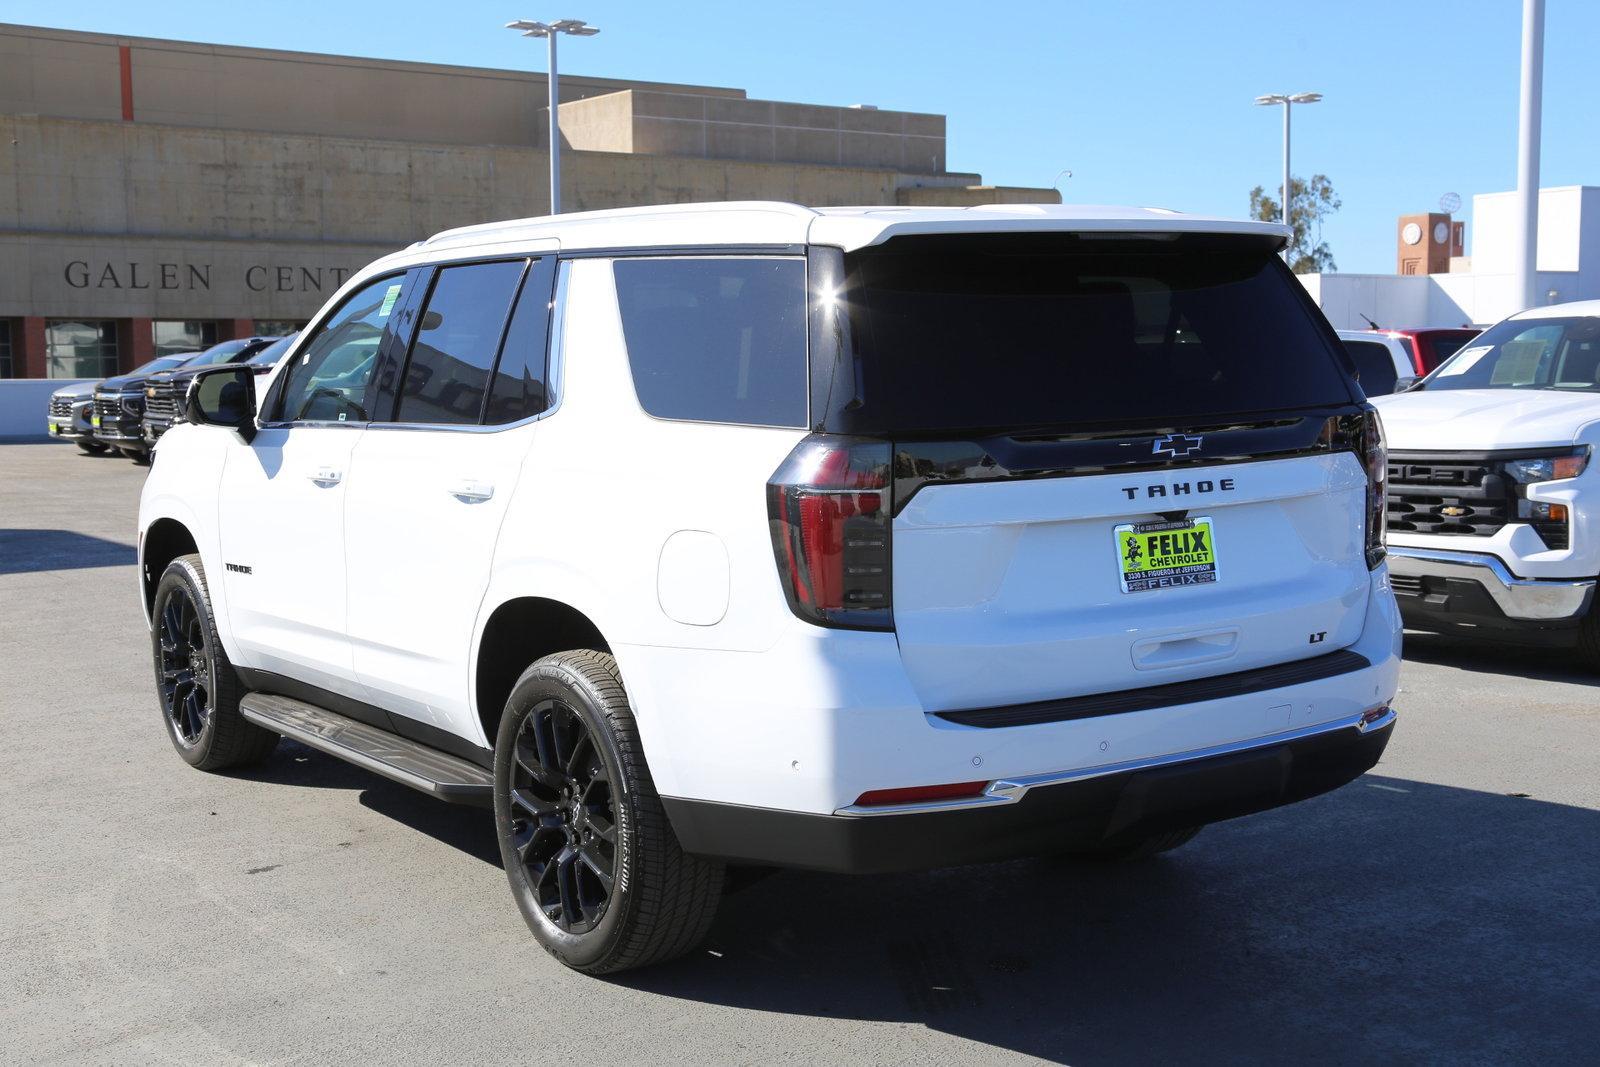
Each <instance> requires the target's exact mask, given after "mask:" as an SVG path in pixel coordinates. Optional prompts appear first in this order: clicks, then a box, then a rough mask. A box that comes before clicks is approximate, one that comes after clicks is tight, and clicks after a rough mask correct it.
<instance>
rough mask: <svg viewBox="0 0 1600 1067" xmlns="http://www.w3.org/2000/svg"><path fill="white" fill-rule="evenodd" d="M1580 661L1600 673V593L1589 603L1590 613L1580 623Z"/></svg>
mask: <svg viewBox="0 0 1600 1067" xmlns="http://www.w3.org/2000/svg"><path fill="white" fill-rule="evenodd" d="M1578 661H1579V662H1580V663H1582V664H1583V665H1584V666H1585V667H1587V668H1589V669H1590V670H1591V671H1595V672H1596V673H1600V595H1597V596H1596V598H1595V601H1594V603H1593V604H1590V605H1589V614H1587V615H1585V616H1584V617H1583V621H1582V622H1580V623H1579V624H1578Z"/></svg>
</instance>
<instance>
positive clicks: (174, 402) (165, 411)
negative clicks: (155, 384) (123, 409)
mask: <svg viewBox="0 0 1600 1067" xmlns="http://www.w3.org/2000/svg"><path fill="white" fill-rule="evenodd" d="M144 413H145V414H146V415H153V416H155V417H156V418H158V419H166V420H167V421H169V422H176V421H178V394H177V393H175V392H173V391H171V390H169V389H158V390H156V392H155V395H153V396H147V397H146V398H145V402H144Z"/></svg>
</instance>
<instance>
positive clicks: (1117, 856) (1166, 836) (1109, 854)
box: [1073, 826, 1201, 863]
mask: <svg viewBox="0 0 1600 1067" xmlns="http://www.w3.org/2000/svg"><path fill="white" fill-rule="evenodd" d="M1200 830H1201V828H1200V827H1198V826H1188V827H1184V828H1183V829H1181V830H1165V831H1163V832H1161V833H1158V834H1151V835H1149V836H1148V837H1142V838H1138V839H1136V840H1133V841H1128V842H1122V843H1119V844H1116V845H1107V846H1103V847H1100V848H1092V849H1084V850H1081V851H1079V850H1075V851H1074V852H1073V855H1074V856H1080V857H1082V858H1084V859H1092V860H1100V861H1103V862H1106V863H1138V862H1140V861H1141V860H1147V859H1150V858H1151V857H1152V856H1159V855H1160V854H1161V853H1163V852H1171V851H1172V850H1173V849H1175V848H1181V847H1182V846H1184V845H1187V844H1188V843H1189V842H1190V841H1193V840H1194V839H1195V837H1196V835H1198V834H1199V833H1200Z"/></svg>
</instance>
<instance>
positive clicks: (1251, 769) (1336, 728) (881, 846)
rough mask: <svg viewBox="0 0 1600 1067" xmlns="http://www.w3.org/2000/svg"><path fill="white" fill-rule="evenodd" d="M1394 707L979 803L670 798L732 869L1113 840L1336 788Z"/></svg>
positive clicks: (1034, 780)
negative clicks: (831, 810) (835, 805)
mask: <svg viewBox="0 0 1600 1067" xmlns="http://www.w3.org/2000/svg"><path fill="white" fill-rule="evenodd" d="M1394 722H1395V714H1394V712H1393V711H1392V710H1388V709H1385V710H1384V711H1383V712H1382V713H1381V715H1379V716H1378V717H1377V718H1374V719H1372V720H1370V721H1363V719H1362V717H1360V716H1356V717H1354V718H1351V719H1346V720H1341V721H1338V722H1333V723H1321V724H1318V725H1316V726H1312V727H1307V728H1304V729H1300V730H1294V731H1288V732H1285V733H1282V734H1277V735H1273V736H1269V737H1262V738H1256V739H1253V740H1251V741H1248V742H1238V743H1234V744H1230V745H1222V746H1216V747H1214V748H1209V749H1201V750H1196V751H1191V752H1183V753H1174V754H1171V755H1167V756H1162V757H1157V758H1152V759H1148V760H1138V761H1133V762H1130V763H1123V764H1110V765H1106V766H1101V767H1091V768H1084V769H1079V770H1074V771H1062V772H1057V773H1054V774H1041V775H1033V776H1029V777H1027V778H1020V779H1003V780H1000V781H997V782H994V783H993V784H991V785H990V786H989V788H988V789H987V790H986V791H985V792H984V793H983V795H982V796H980V797H975V798H969V799H964V800H960V801H952V802H934V803H930V804H927V805H922V806H920V807H919V808H915V809H913V808H901V809H887V810H883V811H881V812H869V811H867V810H865V809H844V810H842V811H840V812H837V813H835V814H832V815H817V814H808V813H804V812H796V811H781V810H775V809H770V808H755V807H746V806H742V805H737V804H722V803H716V802H712V801H700V800H684V799H677V798H670V797H664V798H663V803H664V804H665V805H666V809H667V813H668V816H669V817H670V818H671V820H672V825H673V829H674V831H676V833H677V835H678V839H679V841H680V842H681V843H682V845H683V847H684V849H685V850H686V851H689V852H693V853H697V854H700V855H704V856H710V857H716V858H719V859H723V860H726V861H729V862H734V863H751V864H765V865H776V866H780V867H803V868H810V869H814V870H824V871H838V872H843V873H852V874H878V873H885V872H891V871H907V870H921V869H928V868H934V867H949V866H957V865H960V864H967V863H984V862H992V861H995V860H1004V859H1014V858H1017V857H1021V856H1035V855H1043V854H1048V853H1053V852H1070V851H1072V850H1073V849H1087V848H1095V847H1106V846H1110V847H1115V846H1117V845H1120V844H1125V843H1132V842H1135V841H1138V840H1139V839H1141V838H1143V837H1145V836H1148V835H1150V834H1153V833H1160V832H1162V831H1165V830H1173V829H1180V828H1185V827H1191V826H1200V825H1204V824H1206V823H1212V822H1218V821H1220V820H1223V819H1232V818H1237V817H1238V816H1241V815H1249V814H1252V813H1254V812H1259V811H1265V810H1267V809H1269V808H1275V807H1279V806H1281V805H1284V804H1290V803H1294V802H1295V801H1299V800H1305V799H1307V798H1308V797H1313V796H1316V795H1318V794H1320V793H1326V792H1328V791H1329V790H1331V789H1336V788H1338V787H1339V786H1341V785H1344V784H1345V783H1347V782H1349V781H1351V780H1352V779H1354V778H1356V777H1359V776H1360V775H1361V774H1363V773H1364V772H1366V771H1367V770H1369V769H1371V767H1372V766H1373V765H1374V764H1376V763H1377V762H1378V759H1379V757H1380V756H1382V755H1383V750H1384V748H1385V746H1387V745H1388V743H1389V737H1390V736H1391V735H1392V734H1393V733H1394V729H1393V727H1394Z"/></svg>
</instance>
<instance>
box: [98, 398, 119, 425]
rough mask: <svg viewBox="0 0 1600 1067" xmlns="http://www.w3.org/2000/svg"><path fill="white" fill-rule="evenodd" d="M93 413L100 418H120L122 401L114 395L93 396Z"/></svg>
mask: <svg viewBox="0 0 1600 1067" xmlns="http://www.w3.org/2000/svg"><path fill="white" fill-rule="evenodd" d="M94 413H95V414H96V415H99V416H100V417H101V418H102V419H120V418H121V417H122V401H120V400H118V399H117V398H116V397H114V396H97V397H95V398H94Z"/></svg>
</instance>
